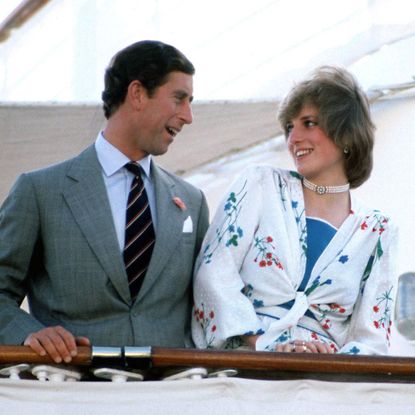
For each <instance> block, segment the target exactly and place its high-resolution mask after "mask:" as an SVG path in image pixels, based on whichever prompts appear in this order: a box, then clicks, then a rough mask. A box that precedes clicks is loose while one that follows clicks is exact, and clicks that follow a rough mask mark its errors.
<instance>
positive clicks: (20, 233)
mask: <svg viewBox="0 0 415 415" xmlns="http://www.w3.org/2000/svg"><path fill="white" fill-rule="evenodd" d="M39 240H40V230H39V215H38V206H37V202H36V197H35V191H34V188H33V185H32V184H31V181H30V178H29V177H28V176H27V175H22V176H20V177H19V179H18V180H17V182H16V184H15V185H14V186H13V188H12V190H11V192H10V194H9V196H8V197H7V198H6V200H5V202H4V203H3V205H2V207H1V208H0V344H21V343H22V342H23V341H24V340H25V338H26V337H27V335H28V334H29V333H31V332H33V331H38V330H40V329H41V328H43V325H42V324H41V323H40V322H38V321H37V320H36V319H35V318H34V317H32V316H31V315H29V314H28V313H26V312H25V311H24V310H22V309H21V308H20V305H21V303H22V301H23V299H24V297H25V295H26V293H27V292H26V291H27V288H26V287H27V279H28V278H30V268H31V264H32V263H33V261H35V260H36V259H38V258H36V247H37V246H39Z"/></svg>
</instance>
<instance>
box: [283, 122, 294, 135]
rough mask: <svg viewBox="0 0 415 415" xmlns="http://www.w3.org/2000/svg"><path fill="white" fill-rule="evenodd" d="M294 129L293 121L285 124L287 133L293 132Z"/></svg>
mask: <svg viewBox="0 0 415 415" xmlns="http://www.w3.org/2000/svg"><path fill="white" fill-rule="evenodd" d="M292 129H293V125H292V124H291V123H289V124H286V125H285V131H286V132H287V133H289V132H291V130H292Z"/></svg>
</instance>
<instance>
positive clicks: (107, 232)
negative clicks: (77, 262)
mask: <svg viewBox="0 0 415 415" xmlns="http://www.w3.org/2000/svg"><path fill="white" fill-rule="evenodd" d="M67 178H68V186H67V187H66V188H65V190H64V192H63V195H64V198H65V200H66V202H67V204H68V206H69V208H70V210H71V211H72V214H73V216H74V218H75V221H76V222H77V224H78V226H79V227H80V229H81V231H82V233H83V234H84V236H85V238H86V240H87V241H88V244H89V245H90V247H91V249H92V251H93V252H94V253H95V255H96V257H97V259H98V261H99V262H100V264H101V266H102V268H103V269H104V271H105V272H106V273H107V275H108V277H109V278H110V280H111V281H112V283H113V285H114V287H115V289H116V290H117V291H118V293H119V294H120V296H121V297H122V298H123V299H124V301H126V302H130V301H131V299H130V292H129V289H128V283H127V275H126V272H125V267H124V263H123V261H122V257H121V255H120V248H119V246H118V243H117V236H116V233H115V228H114V223H113V220H112V213H111V208H110V205H109V201H108V197H107V192H106V189H105V184H104V180H103V178H102V171H101V165H100V164H99V161H98V158H97V156H96V152H95V148H94V146H91V147H89V148H88V149H86V150H85V151H84V152H83V153H82V154H81V155H80V156H79V157H77V158H76V159H74V162H73V164H72V165H71V167H70V169H69V170H68V173H67Z"/></svg>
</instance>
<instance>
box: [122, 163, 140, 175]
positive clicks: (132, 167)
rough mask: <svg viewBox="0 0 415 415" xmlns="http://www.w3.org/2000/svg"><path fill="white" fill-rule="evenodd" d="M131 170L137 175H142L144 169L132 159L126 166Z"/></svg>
mask: <svg viewBox="0 0 415 415" xmlns="http://www.w3.org/2000/svg"><path fill="white" fill-rule="evenodd" d="M124 167H125V168H126V169H127V170H128V171H129V172H131V173H132V174H134V176H136V177H141V172H142V171H143V168H142V167H141V166H140V165H139V164H138V163H134V162H132V161H130V162H129V163H127V164H126V165H125V166H124Z"/></svg>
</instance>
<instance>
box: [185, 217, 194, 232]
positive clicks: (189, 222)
mask: <svg viewBox="0 0 415 415" xmlns="http://www.w3.org/2000/svg"><path fill="white" fill-rule="evenodd" d="M191 232H193V222H192V218H191V217H190V216H188V217H187V219H186V220H185V221H184V222H183V233H191Z"/></svg>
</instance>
